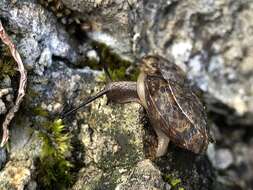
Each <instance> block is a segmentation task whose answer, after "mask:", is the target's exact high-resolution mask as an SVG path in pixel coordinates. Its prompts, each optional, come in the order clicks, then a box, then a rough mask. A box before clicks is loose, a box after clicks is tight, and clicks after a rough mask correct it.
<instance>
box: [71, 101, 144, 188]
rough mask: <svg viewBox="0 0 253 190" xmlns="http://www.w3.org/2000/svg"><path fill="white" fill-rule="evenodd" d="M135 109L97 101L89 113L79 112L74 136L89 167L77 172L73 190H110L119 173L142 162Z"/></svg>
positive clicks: (138, 124) (138, 125)
mask: <svg viewBox="0 0 253 190" xmlns="http://www.w3.org/2000/svg"><path fill="white" fill-rule="evenodd" d="M139 108H140V106H139V105H138V104H136V103H131V104H126V105H113V104H109V105H106V98H100V99H98V100H96V101H95V102H93V103H92V104H91V111H90V112H81V113H80V112H79V116H78V118H79V119H80V121H79V122H78V123H80V126H79V127H80V133H79V135H78V136H79V139H80V141H81V143H82V145H83V147H84V150H85V157H84V159H83V162H84V164H85V165H87V166H89V167H88V168H87V167H84V168H83V169H81V171H80V173H79V176H78V179H77V182H76V184H75V185H74V189H76V190H77V189H80V190H81V189H83V188H85V189H94V188H95V189H96V188H98V189H100V188H102V189H104V188H105V189H114V188H115V187H116V185H117V184H118V182H119V181H121V176H122V175H123V173H125V172H126V171H128V170H129V169H131V168H133V167H135V165H136V163H137V162H139V161H140V160H142V159H144V152H143V139H142V137H143V127H142V125H141V124H140V123H139V117H138V112H139ZM112 168H114V169H113V170H112ZM122 172H123V173H122ZM91 176H94V177H91ZM84 179H86V180H84Z"/></svg>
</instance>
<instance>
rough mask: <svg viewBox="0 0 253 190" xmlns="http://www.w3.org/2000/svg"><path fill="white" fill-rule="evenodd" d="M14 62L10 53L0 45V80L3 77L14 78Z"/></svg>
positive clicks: (15, 72)
mask: <svg viewBox="0 0 253 190" xmlns="http://www.w3.org/2000/svg"><path fill="white" fill-rule="evenodd" d="M16 68H17V66H16V62H15V60H14V59H13V57H12V56H11V53H10V51H9V50H8V49H7V48H6V47H3V45H0V79H3V78H4V77H5V76H10V77H14V76H15V75H16V74H17V70H16Z"/></svg>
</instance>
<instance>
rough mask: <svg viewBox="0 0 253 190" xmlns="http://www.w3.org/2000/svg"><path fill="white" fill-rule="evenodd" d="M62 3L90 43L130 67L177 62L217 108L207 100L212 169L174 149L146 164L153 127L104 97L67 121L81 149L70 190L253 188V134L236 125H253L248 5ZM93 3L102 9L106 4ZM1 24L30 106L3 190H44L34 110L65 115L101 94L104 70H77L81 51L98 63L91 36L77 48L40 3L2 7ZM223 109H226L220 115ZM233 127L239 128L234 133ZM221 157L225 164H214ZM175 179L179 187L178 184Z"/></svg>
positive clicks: (0, 178) (227, 1) (2, 84)
mask: <svg viewBox="0 0 253 190" xmlns="http://www.w3.org/2000/svg"><path fill="white" fill-rule="evenodd" d="M62 2H63V3H64V6H66V7H67V8H68V9H72V10H73V11H74V10H75V11H77V12H78V11H80V12H82V13H79V14H76V17H77V18H79V19H80V17H83V18H84V19H83V20H84V21H85V20H86V21H88V23H92V27H93V28H92V30H90V31H86V32H87V36H88V37H89V38H93V39H95V40H98V41H100V42H104V43H106V44H107V45H108V46H110V47H112V48H113V49H114V50H115V52H117V53H119V55H122V56H126V57H130V59H133V57H134V56H136V57H138V58H139V57H141V56H143V55H145V54H147V53H157V54H160V55H162V56H164V57H167V58H169V57H171V58H172V59H174V60H175V62H176V63H177V64H179V65H180V66H181V67H182V68H183V69H184V70H186V71H187V72H188V75H189V78H192V79H193V80H194V81H195V82H196V83H197V85H198V86H199V87H200V88H201V89H202V90H203V91H204V94H205V95H206V94H207V93H208V94H209V95H211V96H213V97H215V98H216V99H215V100H214V101H213V102H212V101H211V100H213V99H210V97H209V96H208V97H207V98H206V102H207V105H208V110H211V112H212V117H210V120H214V121H215V124H216V125H217V126H216V130H215V131H214V136H215V137H216V140H217V142H216V145H215V146H214V147H213V149H212V150H211V153H210V147H209V155H208V156H209V159H210V160H211V162H209V161H208V159H207V157H206V156H205V155H201V156H196V155H192V154H191V153H189V152H187V151H183V150H181V149H179V148H176V147H174V146H173V145H170V148H169V152H168V154H167V155H166V156H165V157H162V158H160V159H157V160H154V161H152V162H151V161H148V160H146V159H145V158H146V157H145V156H144V154H146V153H147V152H145V151H146V150H145V148H147V147H145V146H144V145H148V146H149V147H150V145H152V146H154V144H155V143H153V144H152V142H153V141H155V140H154V134H152V133H151V134H149V135H150V137H151V139H152V140H151V141H150V142H149V144H148V143H146V142H145V141H146V140H147V138H146V136H148V135H147V131H148V128H147V126H146V125H145V126H144V127H143V125H142V123H140V122H139V116H138V115H139V113H138V110H139V108H140V106H138V105H137V104H134V103H132V104H126V105H111V104H109V105H106V98H102V99H99V100H96V101H95V102H93V103H92V104H91V106H89V107H87V108H83V109H82V110H80V111H78V113H77V114H76V115H74V114H73V116H71V117H69V118H67V119H66V121H65V123H66V125H67V126H68V130H69V131H70V132H71V133H72V134H73V136H74V138H73V141H74V142H75V143H73V147H74V152H73V155H72V157H71V159H73V160H76V161H77V163H78V164H77V165H76V166H75V173H74V174H73V175H74V176H76V178H74V180H75V181H74V182H73V183H74V184H73V187H71V188H70V189H76V190H79V189H91V190H93V189H115V188H117V189H130V188H131V189H166V190H167V189H179V188H184V189H185V190H188V189H189V190H190V189H194V190H197V189H201V190H202V189H203V190H206V189H210V188H211V189H217V190H221V189H222V190H224V189H242V190H244V189H251V187H252V185H253V184H252V179H253V173H252V171H253V160H252V158H253V155H252V154H253V151H252V150H253V146H252V142H253V140H252V135H251V134H253V133H252V129H245V128H243V127H241V126H238V125H235V123H236V122H237V123H241V124H247V125H248V126H251V125H252V123H253V122H252V117H250V116H251V114H252V111H253V105H252V101H251V100H252V85H251V84H252V80H253V78H252V76H253V75H252V64H251V63H252V58H251V56H250V55H251V53H250V52H251V51H252V43H253V42H252V35H251V33H252V18H251V17H252V7H253V3H252V2H251V1H250V0H245V1H233V0H222V1H212V0H192V1H190V0H189V1H179V0H152V1H151V0H145V1H141V0H139V1H137V2H136V1H129V2H130V4H131V5H134V6H132V9H130V8H129V7H128V6H127V4H123V7H121V6H120V5H121V4H122V1H120V0H119V1H111V2H110V3H109V1H105V2H108V4H107V3H106V4H103V5H100V6H93V5H94V4H93V5H92V6H89V7H87V6H86V5H87V4H86V5H85V6H82V5H83V4H82V3H83V2H85V3H87V1H81V0H76V1H68V0H63V1H62ZM94 2H95V3H97V4H96V5H99V3H100V2H102V1H94ZM124 2H125V1H124ZM78 3H80V5H79V4H78ZM111 3H112V4H111ZM75 5H78V6H75ZM120 7H121V8H122V9H120ZM87 13H88V14H87ZM129 13H130V14H129ZM108 14H109V15H108ZM111 14H113V15H114V17H111ZM128 14H129V15H128ZM129 18H130V20H129ZM0 19H1V20H3V24H4V26H6V28H7V31H8V32H9V33H10V34H11V37H12V39H13V40H14V43H15V44H17V47H18V50H19V51H20V53H21V54H22V59H23V60H24V63H25V66H26V68H27V69H28V70H29V75H28V81H29V83H28V91H27V95H26V99H25V101H24V103H23V104H22V107H21V109H22V111H21V112H20V113H19V114H18V115H17V116H16V118H15V120H14V122H13V123H12V125H11V141H10V144H11V146H10V147H11V148H10V150H9V152H8V155H6V150H5V149H1V151H0V168H1V167H2V170H1V171H0V189H3V190H5V189H6V190H7V189H11V188H16V189H24V187H26V188H28V189H36V188H39V187H40V184H39V182H38V181H35V180H34V177H35V176H34V175H36V166H35V164H34V160H35V159H36V158H37V157H38V156H39V153H40V150H41V149H40V148H41V142H40V141H39V139H38V137H37V135H36V134H37V132H36V131H35V130H34V129H31V128H32V127H38V126H36V123H37V122H39V121H40V119H41V118H40V117H38V116H32V114H31V110H32V109H33V108H35V107H40V108H43V109H44V110H46V111H48V112H49V113H50V114H51V115H54V114H59V113H60V112H61V111H62V110H63V109H64V106H65V105H79V104H80V103H81V102H82V101H83V100H84V98H85V97H87V96H88V95H90V94H94V93H95V92H97V91H98V90H99V89H101V88H102V86H103V85H104V82H101V81H99V80H98V75H100V74H101V73H100V72H97V71H91V70H90V69H87V68H82V69H80V68H79V69H77V68H74V67H73V65H74V64H75V61H76V60H78V59H80V57H79V54H78V53H80V49H83V50H82V51H81V52H84V53H85V52H86V50H88V53H87V57H89V56H90V57H95V58H96V59H99V58H98V57H97V54H96V52H94V50H92V49H89V48H90V45H89V40H87V39H86V38H87V36H83V38H85V39H86V41H80V42H79V41H75V40H74V37H73V36H71V35H69V34H68V33H67V32H66V30H67V29H66V28H65V27H64V26H63V25H61V24H60V21H59V20H57V19H56V17H55V16H54V14H52V13H51V12H50V11H48V10H46V9H45V8H43V7H42V6H40V5H39V4H37V1H33V0H25V1H7V0H2V1H0ZM70 36H71V37H70ZM132 37H133V42H132V43H133V44H131V41H130V39H131V38H132ZM131 45H133V52H131V49H132V48H131ZM91 52H92V53H91ZM13 82H14V83H15V81H14V79H11V78H8V77H7V78H6V79H4V80H3V81H0V92H3V91H1V90H5V89H9V90H10V91H8V93H7V94H5V95H2V96H0V98H1V99H0V100H1V101H2V102H3V103H4V105H3V104H0V110H4V111H2V112H1V114H4V113H5V112H6V111H7V110H8V109H9V107H10V106H11V104H12V103H13V99H14V97H15V92H16V91H15V90H16V89H15V88H14V87H13V85H12V83H13ZM219 101H221V102H223V103H224V106H222V107H217V106H216V103H217V102H219ZM227 107H232V108H234V109H235V110H236V114H237V115H240V116H243V117H241V118H240V120H237V119H238V118H237V117H234V115H233V114H230V115H228V114H227V112H226V111H227ZM224 111H225V112H224ZM229 113H230V112H229ZM2 116H3V115H1V117H2ZM20 118H21V119H20ZM0 119H1V118H0ZM226 120H227V121H230V124H231V123H232V124H233V125H232V127H233V130H231V128H228V127H229V126H228V125H229V122H227V123H226V122H225V121H226ZM235 121H236V122H235ZM210 122H211V121H210ZM144 132H145V135H144ZM143 144H144V145H143ZM151 148H154V147H151ZM143 149H144V150H143ZM228 149H229V150H228ZM224 150H225V151H224ZM228 152H229V153H228ZM224 154H225V157H224ZM210 155H211V156H210ZM215 155H216V156H215ZM217 155H221V156H217ZM228 155H229V156H228ZM148 156H149V155H148ZM228 157H229V160H228V159H227V158H228ZM217 158H219V160H220V161H221V162H219V163H222V164H221V165H217ZM220 158H221V159H220ZM224 158H225V159H224ZM142 160H144V161H142ZM228 161H229V162H228ZM5 162H6V164H5ZM79 164H80V165H79ZM211 164H212V165H211ZM217 166H218V167H217ZM213 167H216V168H218V169H219V170H218V171H215V170H214V168H213ZM35 178H36V177H35ZM175 181H177V182H179V181H180V182H179V184H177V185H174V186H173V184H174V183H175Z"/></svg>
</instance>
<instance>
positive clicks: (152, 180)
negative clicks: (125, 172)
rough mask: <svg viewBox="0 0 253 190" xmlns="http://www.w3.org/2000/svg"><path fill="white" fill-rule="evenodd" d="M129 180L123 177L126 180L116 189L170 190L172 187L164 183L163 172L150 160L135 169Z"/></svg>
mask: <svg viewBox="0 0 253 190" xmlns="http://www.w3.org/2000/svg"><path fill="white" fill-rule="evenodd" d="M129 173H131V175H129V176H128V177H127V178H126V176H122V178H123V179H124V178H125V180H124V182H123V183H120V184H119V185H118V186H117V187H116V188H115V189H116V190H128V189H132V190H146V189H153V190H158V189H159V190H170V189H171V186H170V185H169V184H168V183H166V182H164V180H163V179H162V177H161V172H160V170H159V169H158V168H156V166H154V163H152V162H151V161H150V160H143V161H141V162H139V163H138V164H137V165H136V167H135V168H133V169H132V170H131V171H130V172H129Z"/></svg>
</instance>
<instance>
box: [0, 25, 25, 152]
mask: <svg viewBox="0 0 253 190" xmlns="http://www.w3.org/2000/svg"><path fill="white" fill-rule="evenodd" d="M0 38H1V39H2V41H3V43H5V44H6V45H7V46H8V47H9V49H10V51H11V54H12V57H13V58H14V59H15V61H16V62H17V64H18V71H19V72H20V81H19V88H18V95H17V99H16V101H15V105H14V106H13V107H12V108H11V109H10V110H9V112H8V113H7V115H6V117H5V119H4V122H3V137H2V142H1V145H0V146H1V147H3V146H4V145H5V144H6V143H7V141H8V139H9V130H8V126H9V124H10V122H11V120H12V119H13V117H14V116H15V113H16V112H17V111H18V109H19V107H20V104H21V102H22V100H23V97H24V95H25V89H26V82H27V73H26V70H25V68H24V65H23V62H22V60H21V57H20V55H19V53H18V51H17V50H16V48H15V45H14V44H13V43H12V41H11V39H10V38H9V36H8V34H7V33H6V32H5V30H4V28H3V25H2V22H1V21H0Z"/></svg>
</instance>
